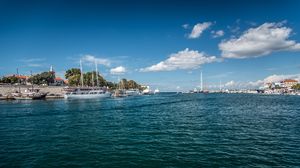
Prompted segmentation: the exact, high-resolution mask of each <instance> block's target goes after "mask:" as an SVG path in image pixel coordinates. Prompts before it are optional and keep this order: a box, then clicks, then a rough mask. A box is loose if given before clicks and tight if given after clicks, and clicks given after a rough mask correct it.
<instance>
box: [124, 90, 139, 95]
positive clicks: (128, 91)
mask: <svg viewBox="0 0 300 168" xmlns="http://www.w3.org/2000/svg"><path fill="white" fill-rule="evenodd" d="M126 94H127V95H128V96H138V95H140V94H141V93H140V91H139V89H128V90H126Z"/></svg>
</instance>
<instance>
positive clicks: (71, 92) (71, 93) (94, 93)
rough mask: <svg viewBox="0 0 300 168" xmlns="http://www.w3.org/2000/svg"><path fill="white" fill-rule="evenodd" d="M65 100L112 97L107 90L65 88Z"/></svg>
mask: <svg viewBox="0 0 300 168" xmlns="http://www.w3.org/2000/svg"><path fill="white" fill-rule="evenodd" d="M64 91H65V94H64V98H65V99H95V98H107V97H110V95H111V94H110V92H109V91H107V89H106V88H89V87H85V88H84V87H79V88H65V89H64Z"/></svg>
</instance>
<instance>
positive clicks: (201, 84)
mask: <svg viewBox="0 0 300 168" xmlns="http://www.w3.org/2000/svg"><path fill="white" fill-rule="evenodd" d="M200 91H203V79H202V71H201V75H200Z"/></svg>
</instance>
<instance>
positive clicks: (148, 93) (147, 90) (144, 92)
mask: <svg viewBox="0 0 300 168" xmlns="http://www.w3.org/2000/svg"><path fill="white" fill-rule="evenodd" d="M142 94H143V95H151V94H153V92H152V91H151V89H150V87H149V86H147V87H146V88H145V89H144V90H143V92H142Z"/></svg>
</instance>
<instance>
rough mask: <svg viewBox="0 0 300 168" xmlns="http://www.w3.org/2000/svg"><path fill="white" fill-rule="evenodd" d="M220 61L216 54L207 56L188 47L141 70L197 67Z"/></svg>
mask: <svg viewBox="0 0 300 168" xmlns="http://www.w3.org/2000/svg"><path fill="white" fill-rule="evenodd" d="M216 61H220V59H218V58H217V57H215V56H207V55H206V54H205V53H203V52H198V51H197V50H189V49H188V48H186V49H185V50H183V51H179V52H178V53H173V54H171V55H170V56H169V58H168V59H167V60H165V61H161V62H159V63H158V64H155V65H152V66H150V67H147V68H142V69H140V71H141V72H151V71H152V72H156V71H173V70H177V69H196V68H199V67H200V65H202V64H207V63H212V62H216Z"/></svg>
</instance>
